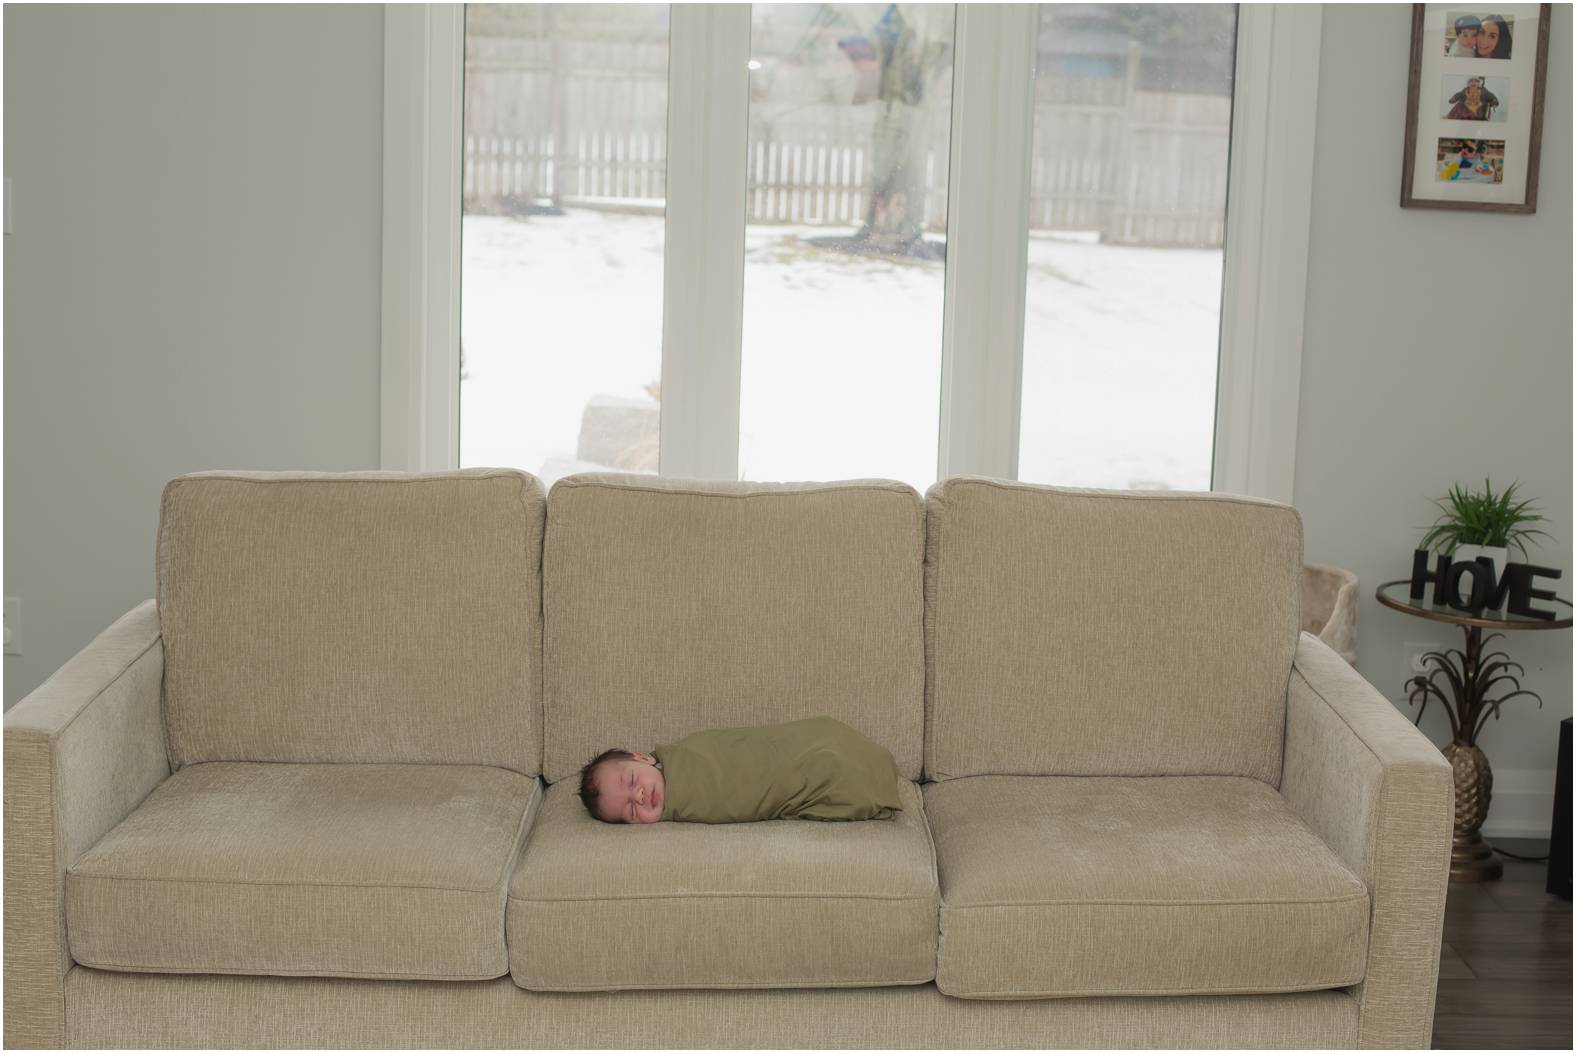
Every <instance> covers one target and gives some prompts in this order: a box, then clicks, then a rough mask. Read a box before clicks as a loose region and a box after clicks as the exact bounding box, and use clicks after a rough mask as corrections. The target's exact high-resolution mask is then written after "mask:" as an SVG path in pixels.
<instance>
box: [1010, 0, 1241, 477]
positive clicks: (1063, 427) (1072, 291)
mask: <svg viewBox="0 0 1576 1053" xmlns="http://www.w3.org/2000/svg"><path fill="white" fill-rule="evenodd" d="M1037 29H1038V36H1037V43H1038V47H1037V52H1038V60H1037V62H1036V64H1035V80H1034V139H1033V146H1032V153H1031V170H1030V171H1031V175H1030V196H1029V251H1028V280H1027V283H1026V286H1025V301H1026V310H1025V317H1024V327H1023V413H1022V417H1021V425H1020V426H1021V429H1022V430H1021V432H1020V442H1019V447H1018V477H1019V478H1020V479H1026V480H1028V481H1030V482H1040V483H1062V484H1067V485H1071V486H1097V487H1106V488H1112V489H1182V490H1208V489H1209V488H1210V473H1211V465H1212V460H1213V452H1214V434H1215V377H1216V372H1217V366H1218V364H1219V349H1220V306H1221V280H1222V262H1223V259H1224V241H1225V234H1226V170H1227V161H1228V158H1229V141H1230V134H1231V87H1232V71H1233V59H1234V58H1235V55H1236V11H1235V9H1234V8H1233V7H1231V6H1227V5H1218V4H1216V5H1212V4H1201V5H1194V4H1178V5H1164V6H1162V5H1152V4H1075V5H1067V6H1060V5H1049V4H1047V5H1042V6H1041V7H1040V11H1039V20H1038V27H1037Z"/></svg>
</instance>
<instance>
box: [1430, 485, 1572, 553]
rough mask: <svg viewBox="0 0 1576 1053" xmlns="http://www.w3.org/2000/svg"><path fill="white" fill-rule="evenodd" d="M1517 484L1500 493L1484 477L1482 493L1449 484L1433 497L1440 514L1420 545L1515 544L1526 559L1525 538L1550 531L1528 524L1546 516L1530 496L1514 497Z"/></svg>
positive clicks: (1447, 548)
mask: <svg viewBox="0 0 1576 1053" xmlns="http://www.w3.org/2000/svg"><path fill="white" fill-rule="evenodd" d="M1518 485H1520V484H1519V482H1515V483H1511V484H1510V485H1509V486H1508V487H1506V488H1505V492H1504V493H1500V494H1496V493H1495V492H1494V487H1493V486H1492V485H1491V484H1490V483H1489V481H1488V479H1487V478H1484V480H1483V492H1482V493H1478V492H1476V491H1473V490H1468V489H1466V488H1464V487H1462V486H1460V485H1459V484H1458V485H1455V486H1452V487H1451V488H1450V493H1449V494H1448V495H1447V496H1446V497H1444V498H1442V499H1436V500H1435V501H1434V504H1435V506H1437V507H1438V508H1439V511H1440V512H1441V515H1440V517H1439V518H1438V519H1436V520H1435V521H1434V525H1433V527H1431V528H1430V529H1429V531H1428V533H1427V534H1425V535H1424V536H1423V542H1422V547H1423V548H1431V549H1434V550H1436V551H1438V550H1441V549H1443V550H1445V551H1447V552H1454V551H1455V550H1456V547H1457V546H1458V545H1489V546H1495V547H1501V548H1515V549H1516V550H1517V551H1519V552H1520V553H1521V557H1522V558H1523V559H1525V558H1526V557H1527V546H1526V544H1525V542H1527V541H1531V540H1532V539H1533V538H1537V537H1545V538H1546V537H1549V534H1548V533H1547V532H1546V531H1543V530H1539V529H1537V528H1536V527H1533V526H1530V525H1529V524H1532V523H1541V522H1546V521H1547V520H1546V519H1545V517H1544V516H1542V515H1541V514H1539V513H1538V512H1537V511H1536V510H1534V509H1533V506H1532V501H1531V500H1521V501H1517V500H1515V497H1516V487H1517V486H1518Z"/></svg>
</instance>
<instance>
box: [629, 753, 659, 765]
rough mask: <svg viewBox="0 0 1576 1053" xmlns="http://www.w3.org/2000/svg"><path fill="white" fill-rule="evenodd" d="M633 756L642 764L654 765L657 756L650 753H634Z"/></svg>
mask: <svg viewBox="0 0 1576 1053" xmlns="http://www.w3.org/2000/svg"><path fill="white" fill-rule="evenodd" d="M631 752H632V753H633V752H634V751H631ZM634 757H635V759H636V760H638V761H640V762H641V763H642V764H652V765H655V764H656V763H657V758H655V757H653V756H651V755H650V754H646V753H634Z"/></svg>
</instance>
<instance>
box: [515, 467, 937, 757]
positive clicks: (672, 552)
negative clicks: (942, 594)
mask: <svg viewBox="0 0 1576 1053" xmlns="http://www.w3.org/2000/svg"><path fill="white" fill-rule="evenodd" d="M924 538H925V523H924V507H923V503H922V502H921V500H920V497H919V495H918V494H917V493H916V492H915V491H914V490H913V489H912V488H910V487H908V486H905V485H903V484H902V483H897V482H887V481H884V480H859V481H854V482H838V483H702V482H690V481H685V480H677V479H663V478H658V477H655V476H642V475H600V474H597V475H576V476H570V477H568V478H565V479H561V480H559V481H558V482H557V483H555V484H554V485H553V490H552V493H551V495H550V496H549V498H548V502H547V540H546V544H545V548H544V551H543V557H542V560H543V562H542V580H543V598H542V599H543V603H542V609H543V618H544V626H543V633H544V635H543V641H544V653H543V662H544V704H545V713H544V720H545V743H544V753H543V761H544V764H543V772H544V774H545V776H546V778H547V779H548V781H549V782H554V781H557V780H559V779H564V778H568V777H569V776H572V775H575V774H576V773H577V772H578V771H579V769H580V767H581V766H582V765H584V764H585V763H586V761H588V760H590V759H591V758H592V757H593V756H595V755H596V754H597V753H600V752H601V751H602V750H604V749H608V748H610V747H615V746H617V747H622V748H626V749H636V750H646V751H649V750H651V749H652V747H654V746H656V745H658V744H660V743H664V742H669V741H672V740H673V739H676V738H679V737H681V736H683V735H687V734H689V733H690V732H692V731H699V730H702V729H704V728H717V727H743V726H749V725H757V724H775V723H780V722H783V721H788V720H797V719H800V718H802V717H813V716H830V717H836V718H837V719H838V720H841V721H843V722H844V723H846V724H848V725H850V726H852V727H854V728H856V729H857V730H859V731H860V732H862V733H864V734H865V735H866V736H868V737H869V738H871V739H872V740H874V741H875V742H878V743H880V744H881V745H883V746H885V747H886V748H887V749H889V750H891V751H892V754H893V756H894V758H895V759H896V760H897V764H898V770H899V771H900V772H902V773H903V775H904V776H905V777H907V778H910V779H913V778H918V776H919V770H920V755H921V748H922V742H923V735H924V724H923V721H924V649H923V648H924V638H923V624H922V617H923V614H922V612H923V602H924V600H923V577H924V569H923V563H924Z"/></svg>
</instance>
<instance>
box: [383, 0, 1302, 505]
mask: <svg viewBox="0 0 1576 1053" xmlns="http://www.w3.org/2000/svg"><path fill="white" fill-rule="evenodd" d="M1238 12H1239V15H1238V25H1237V68H1236V84H1235V88H1234V97H1233V100H1232V133H1231V158H1230V166H1231V168H1230V179H1229V190H1228V194H1229V197H1230V203H1229V207H1228V209H1227V215H1226V262H1225V274H1224V287H1223V291H1222V310H1221V334H1220V359H1219V362H1220V365H1219V382H1218V388H1219V390H1218V394H1217V399H1216V423H1215V450H1214V474H1213V482H1212V488H1213V489H1214V490H1217V491H1225V492H1230V493H1242V494H1252V495H1255V496H1259V497H1268V498H1271V499H1274V500H1279V501H1286V502H1290V501H1291V498H1292V492H1293V490H1292V487H1293V473H1294V470H1295V467H1296V454H1297V403H1298V391H1299V387H1300V381H1301V373H1302V335H1303V308H1304V297H1305V287H1306V282H1307V266H1308V221H1309V212H1310V206H1311V201H1312V194H1313V177H1312V166H1313V137H1312V136H1311V135H1309V134H1308V129H1310V128H1312V127H1313V126H1314V123H1315V117H1316V114H1317V97H1318V74H1319V50H1320V36H1321V32H1322V24H1323V14H1322V10H1321V7H1320V5H1317V4H1310V5H1296V4H1242V5H1240V6H1239V7H1238ZM1037 17H1038V16H1037V12H1036V9H1035V7H1034V6H1033V5H1019V4H967V5H961V4H960V5H959V7H958V24H957V34H956V44H955V49H954V55H955V57H954V67H953V103H952V105H953V108H952V128H953V136H952V160H951V169H950V172H949V187H948V220H947V225H948V236H947V245H948V266H947V271H946V286H945V289H946V291H945V304H944V308H943V318H944V324H943V338H942V380H941V421H940V444H939V450H938V457H937V472H938V478H939V477H944V476H948V475H960V474H972V475H988V476H996V477H1000V478H1015V477H1016V476H1017V447H1018V432H1019V420H1020V409H1021V400H1022V392H1021V387H1022V355H1021V346H1022V343H1023V308H1024V281H1025V275H1026V273H1027V253H1026V242H1027V236H1028V234H1027V214H1028V193H1029V181H1028V172H1029V151H1030V146H1031V137H1032V134H1033V127H1032V120H1031V110H1030V105H1029V103H1030V99H1031V98H1032V92H1031V90H1030V89H1031V88H1032V80H1033V75H1034V74H1033V48H1034V40H1035V38H1036V33H1035V20H1036V19H1037ZM384 19H385V22H384V121H383V124H384V159H383V209H384V215H383V378H382V410H383V413H382V466H383V467H384V468H388V469H398V470H405V471H431V470H437V469H443V468H453V467H455V466H457V464H458V461H459V372H460V370H459V365H460V363H459V341H460V329H459V289H460V212H459V200H460V160H461V150H462V141H463V129H462V127H461V108H460V107H461V99H462V97H463V96H462V87H463V86H462V83H461V78H462V76H463V70H464V46H465V39H464V37H465V34H464V8H463V6H461V5H441V4H431V5H423V4H414V5H392V4H391V5H385V7H384ZM669 25H670V62H669V102H668V138H669V147H668V150H669V152H668V165H669V179H668V186H669V188H670V189H669V196H668V200H667V226H666V230H667V235H666V236H667V241H666V254H665V258H666V262H665V268H664V288H663V308H664V310H663V355H662V400H663V410H664V412H663V414H662V426H661V427H662V432H661V458H660V464H661V471H662V474H664V475H672V476H683V477H689V478H704V479H736V478H737V477H738V446H739V384H740V379H739V378H740V354H741V341H742V333H743V317H742V314H743V295H742V293H743V282H744V263H743V243H744V195H745V165H744V159H745V154H746V151H745V142H746V136H747V130H748V91H747V73H746V66H745V64H746V62H747V61H748V58H749V28H750V9H749V6H748V5H746V4H699V5H674V7H673V12H672V19H671V21H670V23H669ZM730 203H736V204H737V207H736V208H735V207H732V205H731V204H730ZM720 206H727V207H720Z"/></svg>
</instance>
